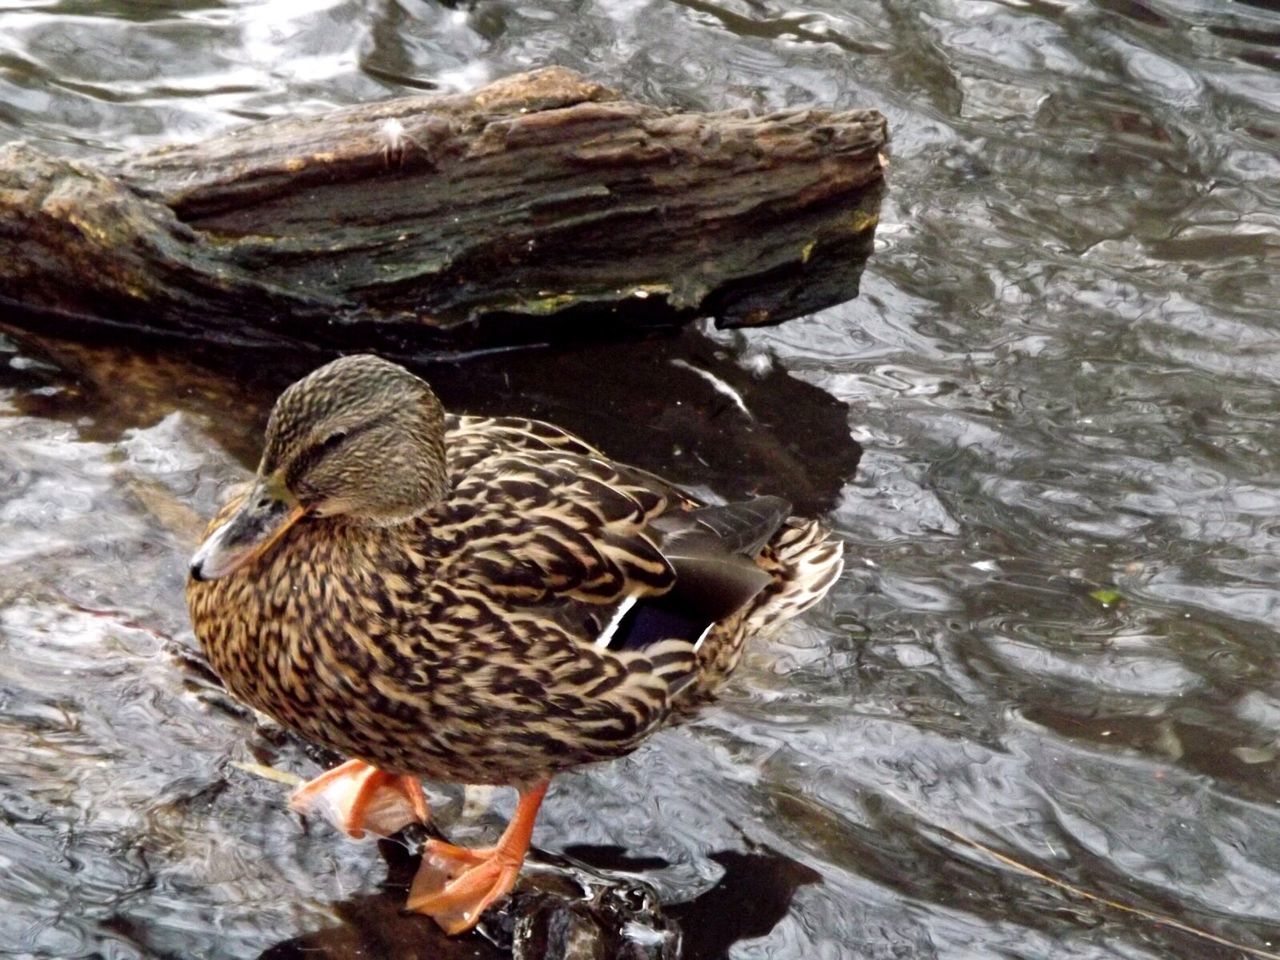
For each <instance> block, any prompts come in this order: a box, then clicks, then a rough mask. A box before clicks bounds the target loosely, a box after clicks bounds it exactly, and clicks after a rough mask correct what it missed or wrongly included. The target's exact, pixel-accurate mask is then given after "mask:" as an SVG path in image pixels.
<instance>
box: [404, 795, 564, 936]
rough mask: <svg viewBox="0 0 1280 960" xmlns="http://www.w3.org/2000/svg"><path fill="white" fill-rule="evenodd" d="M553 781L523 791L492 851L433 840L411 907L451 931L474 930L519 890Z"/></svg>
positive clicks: (413, 890) (416, 879) (425, 854)
mask: <svg viewBox="0 0 1280 960" xmlns="http://www.w3.org/2000/svg"><path fill="white" fill-rule="evenodd" d="M549 782H550V781H544V782H542V783H540V784H538V785H537V786H535V787H532V788H530V789H528V790H521V791H520V802H519V803H518V804H517V805H516V813H515V816H513V817H512V818H511V822H510V823H509V824H507V829H506V830H504V831H503V832H502V837H501V838H500V839H499V840H498V842H497V843H496V844H494V845H493V846H492V847H483V848H480V849H476V850H469V849H467V848H466V847H455V846H454V845H453V844H451V843H444V842H443V841H441V840H432V841H430V842H429V843H428V844H427V846H426V848H425V849H424V850H423V852H422V866H421V867H419V868H418V875H417V876H416V877H414V878H413V887H412V888H411V889H410V891H409V902H408V903H407V904H406V906H407V907H408V908H409V909H410V910H415V911H417V912H418V913H425V914H426V915H427V916H429V917H431V919H433V920H434V921H435V922H436V923H438V924H439V925H440V927H441V928H442V929H443V930H444V931H445V933H450V934H453V933H462V932H463V931H464V930H470V929H471V928H472V927H474V926H475V925H476V923H477V922H478V921H479V920H480V915H481V914H482V913H484V912H485V910H487V909H488V908H489V907H490V906H491V905H492V904H493V903H494V901H496V900H498V899H500V898H502V897H504V896H506V895H507V894H508V893H510V892H511V888H512V887H514V886H515V883H516V877H517V876H518V875H519V873H520V867H521V866H522V865H523V864H524V857H525V854H526V853H527V852H528V851H529V840H530V838H532V836H533V822H534V821H535V820H536V819H537V818H538V808H539V807H540V806H542V797H543V795H544V794H545V793H546V792H547V785H548V783H549Z"/></svg>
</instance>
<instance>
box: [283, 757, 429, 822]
mask: <svg viewBox="0 0 1280 960" xmlns="http://www.w3.org/2000/svg"><path fill="white" fill-rule="evenodd" d="M406 803H407V804H408V807H407V809H406V806H405V804H406ZM289 809H290V810H293V811H294V812H295V813H303V814H310V813H315V812H317V809H318V810H319V812H320V813H321V814H322V815H324V816H325V817H326V818H327V819H329V820H330V821H331V822H332V823H333V825H334V826H335V827H337V828H338V829H339V830H341V831H342V832H343V833H345V834H347V835H348V836H351V837H355V838H357V839H359V838H360V837H363V836H364V831H365V828H366V827H368V828H369V829H370V830H372V831H373V832H374V833H377V834H379V835H382V836H390V835H391V834H393V833H395V832H396V831H397V830H399V829H400V828H401V827H404V826H406V825H407V824H410V823H413V822H415V821H416V822H418V823H426V822H427V820H428V819H429V818H430V816H431V811H430V808H429V807H428V806H427V797H426V794H424V793H423V792H422V784H421V783H419V782H418V780H417V779H416V778H414V777H411V776H408V775H407V774H397V773H387V771H385V770H379V769H378V768H377V767H375V766H372V765H370V764H368V763H365V762H364V761H363V760H348V761H347V762H346V763H343V764H339V765H338V766H336V767H334V768H333V769H332V770H326V771H325V772H324V773H322V774H320V776H318V777H316V778H315V779H314V780H309V781H308V782H306V783H304V784H303V785H302V786H300V787H299V788H298V789H297V790H295V791H294V792H293V795H292V796H290V797H289Z"/></svg>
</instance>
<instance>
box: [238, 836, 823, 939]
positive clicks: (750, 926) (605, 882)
mask: <svg viewBox="0 0 1280 960" xmlns="http://www.w3.org/2000/svg"><path fill="white" fill-rule="evenodd" d="M379 852H380V853H381V854H382V856H383V858H384V860H386V862H387V866H388V876H387V880H386V882H385V883H384V884H383V890H382V891H380V892H379V893H376V894H372V895H365V896H359V897H354V898H352V899H350V900H347V901H343V902H341V903H337V904H333V905H332V910H333V912H334V913H335V914H336V916H337V918H338V920H339V922H338V923H336V924H333V925H331V926H327V927H325V928H324V929H321V930H317V931H314V932H312V933H308V934H305V935H303V936H300V937H294V938H291V939H289V940H287V941H283V942H281V943H278V944H276V945H274V946H272V947H269V948H268V949H267V950H265V951H263V952H262V954H260V955H259V957H258V960H307V958H317V960H354V958H356V957H402V958H407V960H412V958H414V957H419V956H421V957H433V958H434V957H438V958H440V960H451V958H453V957H459V958H460V957H469V958H471V957H474V958H480V960H487V958H489V957H495V958H496V957H499V956H505V955H507V951H508V950H510V949H511V948H512V946H513V931H512V929H511V926H510V923H509V916H510V914H519V915H521V916H522V917H523V918H524V919H523V921H522V922H523V923H524V927H522V928H521V930H520V932H519V934H518V935H516V936H515V937H514V939H515V941H516V942H515V943H514V955H515V957H517V958H530V960H531V958H534V957H539V958H542V957H545V958H547V960H571V958H575V957H581V956H583V955H584V954H583V953H582V950H583V943H584V942H585V943H589V944H591V947H590V951H591V952H589V953H588V954H587V955H589V956H598V957H601V958H603V957H612V958H617V960H645V958H652V960H667V958H674V957H677V956H678V957H680V958H683V960H726V958H727V957H728V956H729V951H730V948H731V947H732V946H733V945H734V944H735V943H739V942H742V941H744V940H749V939H754V938H756V937H762V936H765V935H766V934H768V933H769V932H770V931H771V930H772V929H773V928H774V927H775V926H777V924H778V923H779V922H781V920H782V919H783V918H784V917H785V916H786V915H787V913H788V911H789V910H790V907H791V902H792V898H793V897H794V895H795V892H796V890H797V889H798V888H800V887H802V886H805V885H807V884H813V883H820V882H821V877H820V875H819V874H818V873H817V871H815V870H813V869H811V868H809V867H806V866H805V865H804V864H802V863H799V862H797V861H795V860H792V859H790V858H788V857H785V856H782V855H780V854H778V853H777V852H775V851H772V850H769V849H768V848H759V849H754V850H748V851H745V852H743V851H736V850H722V851H719V852H715V853H711V854H709V856H708V858H709V859H710V860H711V861H713V862H715V863H717V864H719V865H720V867H721V868H722V869H723V871H724V873H723V875H722V876H721V877H720V879H719V880H718V881H717V882H716V883H715V885H714V886H712V887H710V888H709V889H708V890H706V892H704V893H702V894H700V895H699V896H697V897H695V898H694V899H692V900H690V901H688V902H685V903H678V904H674V905H670V906H666V907H664V908H663V913H664V914H665V916H666V917H667V918H668V921H667V922H666V923H663V922H661V921H659V922H658V923H657V924H656V925H655V926H650V927H647V928H644V929H643V930H642V932H641V933H638V934H636V935H635V936H634V937H633V938H632V939H630V940H626V939H624V940H621V941H618V942H612V943H611V942H609V941H607V940H603V941H602V940H601V939H600V938H599V937H598V936H597V935H596V930H595V928H594V927H593V926H588V925H587V924H588V923H589V922H590V921H589V920H586V919H584V918H588V917H589V916H590V913H589V912H588V911H587V910H585V909H583V910H580V911H579V912H578V913H576V914H575V913H574V912H573V911H574V904H573V901H572V900H566V899H563V898H561V897H556V898H544V899H543V900H542V902H541V903H535V904H534V905H533V906H532V907H530V906H529V904H528V903H527V901H528V900H535V901H536V900H537V898H538V897H539V895H538V894H537V893H530V892H527V891H526V892H522V893H518V894H517V895H516V896H517V898H518V900H517V903H516V904H515V905H514V906H513V908H512V910H511V911H510V912H509V913H508V912H507V911H499V917H498V918H497V919H496V920H494V921H493V922H492V923H490V924H489V925H488V926H487V928H486V932H487V933H488V935H489V936H491V937H492V940H491V941H487V942H481V941H478V940H477V939H476V938H472V939H469V940H458V939H453V938H449V937H446V936H444V935H442V934H441V933H440V932H439V931H438V930H436V929H435V926H434V925H433V924H432V923H431V922H430V921H428V920H425V919H424V918H422V917H417V916H413V915H412V914H407V913H405V912H404V910H403V903H404V897H405V892H406V891H407V889H408V885H409V883H410V881H411V880H412V877H413V872H414V870H415V869H416V867H417V863H418V861H417V858H416V857H409V856H408V855H407V853H406V850H405V848H404V847H402V846H400V845H399V844H397V843H392V842H384V843H382V844H379ZM565 853H566V856H565V857H557V858H553V860H554V861H555V862H557V863H559V864H560V865H561V869H565V865H566V864H568V863H572V864H573V867H570V868H568V870H569V871H572V870H575V869H576V871H577V873H578V876H577V877H576V878H574V879H573V880H572V881H571V883H573V884H576V885H577V886H579V887H580V888H583V889H587V890H590V889H591V887H592V880H594V881H595V885H596V887H597V890H598V891H602V890H607V891H609V895H610V896H613V897H625V898H627V899H629V900H630V901H632V902H631V903H630V904H628V908H627V909H628V914H629V915H642V914H636V910H635V904H636V902H642V901H644V900H645V899H646V898H651V897H652V893H651V892H648V891H645V890H644V889H643V887H642V886H641V884H642V883H643V879H644V873H643V872H642V871H644V870H645V869H655V868H659V867H662V866H667V865H666V864H662V863H661V862H655V860H654V858H644V857H641V858H633V857H628V856H626V855H625V853H623V852H622V851H621V850H618V849H609V848H603V847H597V848H590V849H588V848H585V847H572V848H569V849H568V850H566V851H565ZM532 862H533V863H534V864H538V863H546V862H547V857H546V855H545V854H539V852H538V851H536V850H535V851H533V853H532ZM532 869H533V870H535V871H536V870H538V869H539V867H537V866H534V867H533V868H532ZM618 871H625V873H622V874H620V873H618ZM571 875H572V874H571V873H569V872H568V871H567V872H566V876H571ZM520 900H523V901H526V902H519V901H520ZM744 905H749V909H743V908H744ZM595 909H597V910H598V909H600V907H599V905H598V904H597V905H595ZM504 914H506V915H504ZM587 931H590V933H591V936H590V938H589V939H588V938H587V937H582V936H581V934H582V933H585V932H587ZM575 934H579V935H580V938H579V939H577V940H576V941H575ZM495 942H496V945H495ZM677 945H678V946H677Z"/></svg>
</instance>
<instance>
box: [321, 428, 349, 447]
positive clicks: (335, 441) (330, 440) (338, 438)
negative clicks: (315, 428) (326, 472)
mask: <svg viewBox="0 0 1280 960" xmlns="http://www.w3.org/2000/svg"><path fill="white" fill-rule="evenodd" d="M345 439H347V431H346V430H335V431H334V432H333V433H331V434H329V435H328V436H327V437H325V438H324V440H322V441H321V442H320V446H319V447H318V451H319V452H320V453H328V452H329V451H330V450H333V449H334V448H335V447H337V446H338V445H339V444H341V443H342V441H343V440H345Z"/></svg>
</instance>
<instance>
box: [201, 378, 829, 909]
mask: <svg viewBox="0 0 1280 960" xmlns="http://www.w3.org/2000/svg"><path fill="white" fill-rule="evenodd" d="M791 511H792V508H791V505H790V503H788V501H787V500H785V499H784V498H782V497H778V496H771V495H758V496H754V497H752V498H750V499H747V500H744V501H740V502H732V503H708V502H706V499H705V498H698V497H695V496H693V495H691V494H690V493H687V492H685V491H683V490H682V489H681V488H679V487H678V486H676V485H675V484H674V483H672V482H669V481H667V480H664V479H662V478H661V477H658V476H656V475H655V474H652V473H650V472H648V471H646V470H643V469H640V468H637V467H633V466H629V465H627V464H623V463H619V462H615V461H613V460H611V459H609V458H608V457H607V456H606V455H605V454H604V453H602V452H601V451H600V450H598V449H597V448H596V447H594V446H592V445H590V444H589V443H587V442H586V441H585V440H583V439H581V438H579V437H578V436H576V435H574V434H573V433H571V432H569V431H568V430H564V429H561V428H560V427H557V426H554V425H552V424H549V423H545V422H542V421H539V420H535V419H528V418H523V417H518V416H470V415H459V414H450V413H446V412H445V410H444V408H443V407H442V405H441V403H440V401H439V399H438V398H437V397H436V395H435V394H434V393H433V392H432V390H431V388H430V386H428V384H427V383H426V382H425V381H424V380H423V379H422V378H420V377H419V376H417V375H416V374H414V373H412V372H411V371H409V370H408V369H406V368H405V367H403V366H401V365H399V364H396V363H393V362H391V361H389V360H385V359H382V358H380V357H378V356H376V355H373V354H356V355H350V356H345V357H341V358H339V359H337V360H334V361H332V362H330V363H327V364H325V365H324V366H321V367H320V368H318V369H316V370H315V371H313V372H312V373H310V374H308V375H307V376H305V377H303V378H302V379H301V380H299V381H297V382H296V383H294V384H292V385H291V386H289V387H288V388H287V389H286V390H285V391H284V392H283V393H282V394H281V395H280V397H279V398H278V400H277V401H276V403H275V405H274V407H273V408H272V410H271V413H270V416H269V419H268V421H267V425H266V432H265V439H264V445H263V452H262V458H261V461H260V463H259V464H258V467H257V471H256V474H255V476H254V477H253V478H252V480H251V481H250V482H249V483H248V484H247V488H246V489H245V490H244V492H242V493H241V494H240V495H239V496H236V497H234V498H232V499H231V500H230V501H229V502H228V503H227V504H226V505H225V506H224V507H223V508H222V509H221V510H220V511H218V513H217V515H216V516H214V518H213V519H212V520H211V521H210V523H209V526H208V528H207V530H206V531H205V534H204V537H203V539H202V541H201V543H200V546H199V547H198V549H197V550H196V552H195V554H194V556H193V557H192V558H191V561H190V569H189V574H188V578H187V584H186V598H187V603H188V608H189V612H190V618H191V623H192V626H193V630H194V633H195V636H196V638H197V639H198V641H199V644H200V646H201V648H202V649H203V652H204V655H205V657H206V658H207V659H208V662H209V664H210V665H211V666H212V668H213V670H214V671H215V672H216V673H217V674H218V676H219V677H220V678H221V679H222V681H223V683H224V684H225V685H226V687H227V689H228V690H229V691H230V692H231V693H232V694H233V695H234V696H235V697H236V698H238V699H239V700H241V701H243V702H244V703H245V704H247V705H249V706H250V707H252V708H254V709H255V710H258V711H260V712H261V713H264V714H266V715H267V716H268V717H270V718H272V719H273V720H275V721H276V722H277V723H279V724H281V725H282V726H284V727H286V728H288V729H289V730H291V731H293V732H294V733H296V734H298V735H299V736H301V737H302V738H304V739H306V740H310V741H313V742H314V743H317V744H320V745H322V746H324V747H327V748H329V749H330V750H332V751H336V752H337V753H338V754H339V755H341V756H343V757H346V758H349V759H347V760H346V761H345V762H343V763H341V764H340V765H338V766H337V767H334V768H333V769H331V770H328V771H326V772H324V773H322V774H320V775H319V776H318V777H316V778H315V779H313V780H311V781H309V782H308V783H305V784H303V785H302V786H301V787H299V788H298V789H297V790H296V791H295V792H294V794H293V796H292V798H291V801H290V806H291V807H292V808H293V809H295V810H298V811H300V812H303V813H314V812H315V811H316V810H317V809H319V808H323V809H324V810H327V811H329V813H330V815H331V818H332V819H333V820H334V822H335V823H336V824H337V825H338V826H339V828H340V829H342V830H343V831H345V832H346V833H348V834H349V835H351V836H353V837H360V836H362V835H363V834H364V832H365V830H366V828H370V824H371V818H372V812H371V811H372V810H373V809H374V807H376V806H377V805H378V804H380V803H383V802H384V801H385V800H386V799H387V798H388V797H391V798H392V799H394V800H395V801H396V802H398V803H400V804H401V806H402V807H407V809H408V810H409V811H410V814H409V819H411V820H417V821H421V822H426V821H427V819H428V817H429V815H430V811H429V807H428V804H427V801H426V797H425V794H424V792H423V788H422V780H423V779H428V780H431V781H434V782H442V783H460V784H475V785H481V784H487V785H498V786H507V787H514V788H515V790H516V791H517V793H518V801H517V804H516V808H515V812H514V815H513V816H512V818H511V821H510V823H509V824H508V825H507V827H506V828H505V830H504V831H503V832H502V834H501V836H500V837H499V838H498V840H497V841H496V843H494V844H492V845H490V846H486V847H482V848H467V847H461V846H456V845H453V844H450V843H448V842H446V841H445V840H443V839H432V840H429V841H428V842H427V843H426V844H425V846H424V849H423V857H422V862H421V866H420V867H419V868H418V872H417V874H416V876H415V878H414V880H413V883H412V885H411V888H410V891H409V897H408V901H407V904H406V906H407V908H408V909H409V910H412V911H416V912H419V913H422V914H425V915H427V916H429V917H431V918H432V919H433V920H434V921H435V922H436V923H437V924H438V925H439V926H440V927H441V928H442V929H443V930H444V931H445V932H446V933H448V934H459V933H462V932H464V931H467V930H469V929H471V928H472V927H474V926H475V925H476V924H477V923H478V922H479V920H480V918H481V917H482V916H483V915H484V913H485V911H486V910H488V909H489V908H490V907H491V906H492V905H494V904H495V903H497V902H498V901H500V900H501V899H502V898H503V897H505V896H506V895H507V894H508V893H510V892H511V890H512V889H513V887H514V885H515V883H516V879H517V877H518V875H519V873H520V870H521V867H522V866H523V863H524V860H525V856H526V853H527V851H528V849H529V845H530V842H531V838H532V834H533V828H534V823H535V820H536V818H537V814H538V810H539V808H540V806H541V804H542V801H543V798H544V796H545V794H546V792H547V788H548V785H549V784H550V782H551V780H552V778H553V777H555V776H556V775H557V774H559V773H562V772H564V771H566V770H572V769H575V768H578V767H581V766H584V765H586V764H592V763H598V762H602V761H608V760H612V759H616V758H618V757H621V756H624V755H626V754H628V753H630V752H631V751H633V750H635V749H636V747H637V746H639V745H640V744H641V743H642V742H643V741H644V740H645V739H646V738H648V737H649V736H651V735H652V734H654V733H655V732H656V731H658V730H660V729H661V728H663V727H664V726H666V725H668V724H672V723H675V722H677V721H678V720H680V719H681V718H682V717H685V716H688V715H689V714H690V713H691V712H692V711H694V710H696V709H697V707H698V706H700V705H701V704H703V703H706V702H707V701H708V700H710V699H712V698H713V697H714V695H715V693H716V691H717V690H718V689H719V688H720V687H721V686H722V685H723V684H724V683H725V681H726V680H727V679H728V677H729V676H730V675H731V674H732V673H733V671H734V668H735V667H736V666H737V664H738V662H739V660H740V659H741V656H742V652H743V649H744V646H745V644H746V642H747V641H748V640H749V639H750V638H752V637H758V636H763V635H768V634H770V633H772V632H774V631H775V630H777V629H778V627H780V626H781V625H782V624H783V623H785V622H786V621H788V620H790V619H792V618H794V617H796V616H798V615H800V614H801V613H803V612H804V611H806V610H807V609H809V608H810V607H812V606H813V605H814V604H815V603H817V602H818V601H819V600H820V599H821V598H822V597H823V596H824V595H825V594H826V593H827V591H828V590H829V589H830V588H831V586H832V585H833V584H834V583H835V582H836V581H837V579H838V578H839V576H840V572H841V569H842V565H843V549H842V543H841V541H840V540H839V539H837V538H836V537H835V536H834V535H833V534H832V532H831V531H830V530H829V529H828V528H827V527H825V526H824V525H823V524H822V523H821V522H819V521H818V520H814V519H805V518H800V517H795V516H792V512H791Z"/></svg>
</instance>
